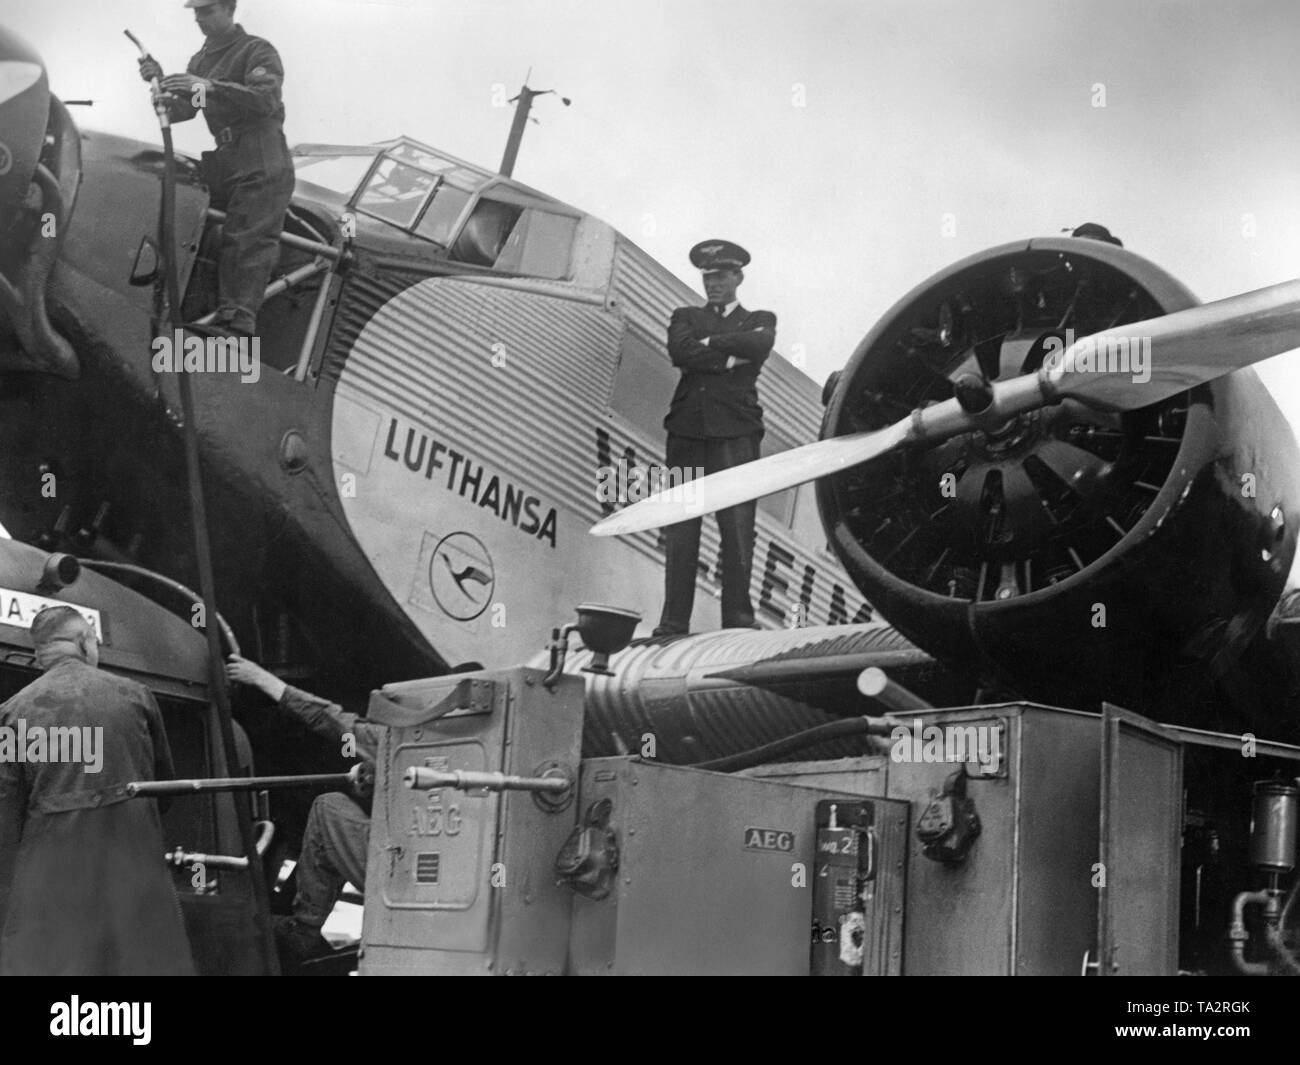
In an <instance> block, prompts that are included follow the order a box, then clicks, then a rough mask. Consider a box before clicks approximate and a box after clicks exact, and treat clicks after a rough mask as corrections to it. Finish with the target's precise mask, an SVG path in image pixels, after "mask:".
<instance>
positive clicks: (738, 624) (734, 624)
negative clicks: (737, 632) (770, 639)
mask: <svg viewBox="0 0 1300 1065" xmlns="http://www.w3.org/2000/svg"><path fill="white" fill-rule="evenodd" d="M722 627H723V628H724V629H760V630H761V629H762V628H763V626H762V625H760V624H759V623H758V622H757V621H730V622H727V623H726V624H725V625H723V626H722Z"/></svg>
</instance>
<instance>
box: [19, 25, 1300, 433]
mask: <svg viewBox="0 0 1300 1065" xmlns="http://www.w3.org/2000/svg"><path fill="white" fill-rule="evenodd" d="M237 17H238V19H239V21H240V22H241V23H242V24H243V25H244V27H245V28H246V29H247V30H248V31H249V32H251V33H256V34H258V35H261V36H264V37H266V38H268V39H269V40H270V41H271V42H272V43H273V44H274V45H275V46H276V47H277V48H278V49H279V51H280V54H281V56H282V57H283V59H284V63H285V67H286V71H287V82H286V88H285V101H286V107H287V111H288V117H287V121H286V133H287V136H288V138H289V141H290V143H294V142H298V141H332V142H360V143H367V142H371V141H376V140H381V139H384V138H388V137H392V136H394V135H396V134H398V133H407V134H410V135H411V136H414V137H417V138H419V139H421V140H425V141H428V142H429V143H431V144H433V145H435V146H439V147H442V148H445V149H447V150H448V151H450V152H452V153H453V154H456V155H459V156H462V157H464V158H466V159H469V160H471V161H473V162H476V163H479V164H482V165H484V166H488V167H491V168H495V167H496V165H497V164H498V163H499V161H500V157H501V151H502V148H503V146H504V143H505V139H506V134H507V131H508V129H509V126H510V118H511V112H510V109H509V108H508V107H503V106H500V104H501V103H502V101H503V99H504V97H508V96H512V95H514V93H515V92H516V91H517V89H518V86H519V85H520V83H521V82H522V81H523V78H524V75H525V73H526V71H527V70H528V69H529V68H530V67H531V68H532V72H533V73H532V78H531V84H532V86H533V87H534V88H541V89H546V88H555V89H557V90H559V91H560V92H561V93H562V94H563V95H566V96H569V97H571V98H572V100H573V105H572V107H569V108H565V107H563V106H562V105H561V104H560V102H559V99H558V98H557V97H544V98H542V99H540V100H538V101H537V104H536V107H535V111H534V114H535V115H536V116H537V117H538V118H539V119H540V124H538V125H530V126H529V127H528V132H527V134H526V136H525V139H524V144H523V150H522V152H521V154H520V160H519V164H518V166H517V168H516V176H517V177H518V178H519V179H520V180H522V181H525V182H527V183H529V184H531V185H534V186H536V187H537V188H540V189H542V190H544V191H546V192H548V193H550V194H552V195H554V196H557V197H559V198H560V199H563V200H565V201H567V202H570V203H572V204H574V205H576V206H578V207H581V208H583V209H585V210H587V211H590V212H592V213H593V214H596V215H598V216H599V217H601V218H603V219H605V220H606V221H608V222H610V223H611V224H613V225H614V226H615V227H617V228H618V229H620V230H622V231H623V232H625V233H627V234H628V235H629V236H631V237H632V238H633V239H634V240H635V241H637V242H638V243H639V244H641V245H642V246H643V247H644V248H646V249H647V250H648V251H649V252H650V253H652V254H653V255H655V256H656V257H657V258H658V259H659V260H660V261H661V262H663V263H664V264H665V265H666V266H668V268H669V269H671V270H673V271H675V272H676V273H678V274H679V275H680V276H681V277H683V278H684V279H686V280H687V281H688V282H690V283H691V284H693V285H695V286H696V287H698V281H699V278H698V275H697V274H695V273H694V272H693V271H692V270H691V268H690V265H689V263H688V262H687V259H686V251H687V249H688V248H689V247H690V246H691V245H692V244H693V243H695V242H696V241H698V240H700V239H703V238H706V237H719V236H720V237H725V238H729V239H732V240H735V241H738V242H739V243H741V244H743V245H745V246H746V247H747V248H748V249H749V250H750V251H751V252H752V253H753V256H754V262H753V264H752V266H751V267H750V269H749V270H748V271H747V281H746V284H745V286H744V288H743V289H742V291H741V296H742V298H743V299H744V301H745V302H746V304H747V305H749V306H751V307H766V308H770V309H772V310H774V311H776V313H777V315H778V317H779V319H780V325H779V328H778V348H779V349H780V350H781V351H782V352H783V353H785V354H786V355H787V356H789V355H791V354H792V353H794V352H802V353H803V356H804V361H805V367H806V369H807V370H808V372H809V373H810V374H811V375H812V376H813V377H814V378H816V379H817V380H818V381H820V380H822V379H823V378H824V377H825V375H826V374H827V373H828V372H830V371H831V370H833V369H835V368H837V367H839V366H840V365H842V364H843V362H844V360H845V358H846V357H847V356H848V354H849V353H850V352H851V351H852V349H853V347H854V345H855V344H856V342H857V341H858V340H859V339H860V338H861V336H862V335H863V334H864V333H865V332H866V331H867V329H868V328H869V327H870V326H871V325H872V324H873V323H874V322H875V320H876V319H877V318H878V317H879V316H880V315H881V314H882V313H883V312H884V311H885V310H886V309H887V308H888V307H889V305H890V304H891V303H893V302H894V300H896V299H897V298H899V297H900V296H901V295H903V294H904V293H905V292H906V291H907V290H908V289H910V288H911V287H912V286H913V285H915V284H917V283H918V282H920V281H922V280H923V279H924V278H926V277H927V276H929V275H930V274H931V273H933V272H934V271H936V270H938V269H940V268H941V267H943V266H945V265H946V264H948V263H950V262H952V261H954V260H956V259H958V258H961V257H963V256H965V255H968V254H970V253H972V252H975V251H978V250H980V249H982V248H985V247H988V246H991V245H995V244H999V243H1002V242H1004V241H1008V240H1014V239H1017V238H1021V237H1026V236H1030V235H1043V234H1051V233H1056V232H1059V231H1060V230H1061V229H1062V228H1063V227H1067V226H1074V225H1078V224H1079V223H1081V222H1085V221H1098V222H1101V223H1103V224H1105V225H1107V226H1109V227H1110V228H1111V229H1112V230H1113V231H1114V232H1116V233H1117V234H1119V235H1120V236H1121V237H1122V238H1123V239H1124V242H1125V244H1126V246H1128V247H1130V248H1132V249H1134V250H1136V251H1138V252H1140V253H1141V254H1143V255H1146V256H1148V257H1149V258H1151V259H1153V260H1155V261H1156V262H1157V263H1159V264H1161V265H1162V266H1164V267H1165V268H1166V269H1168V270H1169V271H1170V272H1172V273H1173V274H1175V275H1176V276H1178V277H1179V278H1181V279H1182V280H1183V281H1184V282H1186V283H1187V284H1188V285H1189V286H1190V287H1191V288H1192V289H1193V291H1195V292H1196V293H1197V294H1198V295H1199V296H1200V297H1201V298H1202V299H1206V300H1208V299H1214V298H1218V297H1222V296H1226V295H1231V294H1233V293H1236V292H1240V291H1244V290H1247V289H1251V288H1256V287H1259V286H1262V285H1266V284H1271V283H1273V282H1276V281H1281V280H1285V279H1288V278H1292V277H1297V276H1300V135H1298V134H1297V128H1298V126H1300V58H1298V56H1300V4H1296V3H1295V2H1294V0H1272V2H1262V0H1261V2H1255V3H1234V4H1232V5H1226V4H1220V3H1217V2H1209V0H1200V2H1195V3H1189V2H1178V0H1173V2H1170V0H1166V2H1156V0H1152V2H1146V3H1143V2H1135V0H1122V2H1111V0H1103V2H1097V0H1078V2H1076V0H1057V2H1052V0H1046V2H1044V0H1040V2H1035V3H1029V2H1025V0H1021V2H1017V3H1010V2H1006V0H965V2H960V3H949V2H918V0H900V2H875V0H801V2H799V3H791V2H790V0H745V2H741V0H723V2H711V3H706V2H703V0H655V2H642V3H629V2H626V0H605V2H601V3H595V2H590V0H588V2H583V3H578V2H575V0H545V2H525V0H497V2H490V0H473V2H470V0H459V2H451V0H241V2H240V4H239V9H238V16H237ZM0 20H3V21H4V22H5V23H6V24H8V25H10V26H11V27H14V28H16V29H17V30H18V31H19V32H20V33H21V34H23V35H24V36H25V37H27V39H28V40H29V41H30V42H31V43H32V44H33V45H34V46H35V47H36V48H37V49H38V50H39V51H40V52H41V53H42V55H43V56H44V58H45V61H46V63H47V66H48V68H49V72H50V80H51V83H52V85H53V87H54V89H55V91H56V92H58V93H59V94H60V95H61V96H62V97H64V98H65V99H77V98H83V97H90V98H93V99H94V100H95V106H94V108H93V109H80V110H79V111H78V112H77V117H78V119H79V121H80V122H81V123H82V124H83V125H85V126H87V127H91V128H97V129H103V130H109V131H112V132H117V133H124V134H128V135H134V136H138V137H140V138H143V139H148V140H151V141H156V140H157V129H156V125H155V123H154V118H153V115H152V112H151V111H150V110H149V107H148V98H147V92H146V89H145V87H144V86H143V84H142V83H141V82H140V81H139V80H138V79H137V77H136V72H135V52H134V49H133V48H132V46H131V45H130V43H129V42H128V41H127V40H126V39H125V38H124V37H123V36H122V29H123V28H128V27H129V28H130V29H132V30H134V31H135V32H136V33H137V34H138V35H139V36H140V37H141V38H142V39H143V40H144V42H145V44H146V45H147V46H148V47H149V49H150V50H151V51H152V52H153V53H154V54H155V55H156V56H157V57H158V58H159V59H160V60H161V61H162V62H163V65H164V66H165V67H166V68H167V69H168V70H169V71H171V70H180V69H182V68H183V67H184V65H185V62H186V60H187V59H188V57H189V56H190V55H191V53H193V52H194V51H195V50H196V49H197V48H198V47H199V45H200V44H201V37H200V35H199V33H198V31H197V29H196V27H195V26H194V25H193V22H192V14H191V12H189V11H187V10H185V9H184V8H183V6H182V3H181V0H43V2H42V3H40V4H37V3H34V0H0ZM1102 102H1104V105H1105V106H1097V105H1098V104H1099V103H1102ZM177 142H178V145H179V147H180V148H181V149H182V150H187V151H192V152H196V153H197V152H198V151H200V150H202V149H204V148H206V147H209V146H210V139H209V137H208V134H207V131H206V129H205V128H204V127H203V126H202V124H201V123H199V122H193V123H190V124H189V125H188V126H183V127H181V128H180V129H179V130H178V136H177ZM945 216H950V218H949V219H948V222H949V223H950V225H949V228H950V229H952V230H953V231H952V232H950V233H945ZM1293 364H1300V358H1296V357H1294V356H1285V357H1283V358H1282V359H1280V360H1275V361H1274V363H1273V364H1271V365H1270V366H1269V367H1268V368H1267V371H1268V372H1267V373H1266V378H1267V379H1269V380H1270V384H1272V385H1273V386H1274V388H1275V390H1278V389H1280V388H1282V386H1283V385H1286V387H1287V390H1289V392H1290V393H1292V394H1295V395H1297V396H1300V365H1293ZM1289 410H1290V413H1292V415H1293V421H1294V422H1300V402H1295V403H1289Z"/></svg>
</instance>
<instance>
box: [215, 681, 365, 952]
mask: <svg viewBox="0 0 1300 1065" xmlns="http://www.w3.org/2000/svg"><path fill="white" fill-rule="evenodd" d="M226 676H227V677H228V678H229V679H230V680H232V681H234V682H237V683H239V684H248V685H250V686H252V687H254V688H257V689H258V690H259V691H261V692H262V693H263V694H264V695H265V696H266V697H267V698H268V699H270V700H271V701H272V702H274V703H275V704H276V705H277V706H278V707H279V708H280V709H281V710H283V711H285V712H287V713H289V714H291V715H292V716H293V717H295V718H297V719H298V721H299V722H300V723H301V724H302V725H304V726H305V727H306V728H307V729H308V730H309V731H311V732H314V733H315V734H316V735H318V736H321V737H322V738H324V739H326V740H328V741H329V742H330V743H331V744H339V746H340V750H342V748H343V744H344V742H345V740H346V738H347V737H351V741H352V742H351V743H350V744H349V745H348V748H349V751H350V752H351V753H353V754H355V755H356V756H358V757H359V758H360V759H361V761H362V763H363V764H368V767H369V769H370V776H371V778H372V779H373V768H374V763H375V755H376V753H377V752H378V750H379V739H380V736H381V735H382V731H383V726H382V725H375V724H371V723H370V722H369V721H367V720H366V719H365V718H362V717H358V716H357V715H356V714H352V713H349V712H348V711H346V710H344V709H343V708H342V707H341V706H339V705H338V704H336V703H331V702H330V701H329V700H328V699H321V698H319V697H318V696H315V695H312V694H310V693H309V692H305V691H302V690H301V689H300V688H295V687H293V686H292V685H289V684H286V683H285V682H284V681H282V680H281V679H280V678H279V677H277V676H276V675H275V674H274V673H271V672H270V671H269V670H266V669H263V668H262V667H261V666H259V665H258V664H257V663H256V662H252V661H250V660H248V659H246V658H240V657H239V656H238V655H231V656H230V658H229V660H228V661H227V663H226ZM369 848H370V812H369V810H368V809H364V808H363V807H362V806H361V805H359V802H358V800H357V799H354V798H353V797H352V796H351V795H346V794H344V793H343V792H341V791H331V792H327V793H326V794H324V795H318V796H317V797H316V798H315V800H313V802H312V804H311V813H309V814H308V815H307V828H306V831H304V833H303V837H302V851H301V853H300V854H299V856H298V866H297V873H298V891H297V894H296V895H295V896H294V900H293V916H291V917H282V918H277V920H276V924H275V938H276V943H277V944H278V946H279V949H280V956H281V960H282V961H283V962H284V963H285V965H286V968H292V967H294V966H297V965H300V964H301V963H302V962H304V961H307V960H309V959H310V958H313V957H315V956H317V955H322V954H327V953H329V950H330V947H329V944H328V943H327V942H326V941H325V937H324V936H322V935H321V927H322V926H323V925H324V924H325V921H326V919H327V918H328V917H329V915H330V912H331V911H332V910H333V909H334V904H335V903H336V902H338V900H339V896H340V895H341V894H342V893H343V886H344V885H345V884H347V883H352V884H354V885H356V887H358V888H360V889H361V890H365V886H366V854H367V851H368V850H369Z"/></svg>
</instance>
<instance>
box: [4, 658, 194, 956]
mask: <svg viewBox="0 0 1300 1065" xmlns="http://www.w3.org/2000/svg"><path fill="white" fill-rule="evenodd" d="M20 722H22V724H20ZM0 727H7V728H11V729H14V730H15V732H17V731H19V730H20V729H21V730H22V731H23V732H24V733H25V734H26V735H28V736H31V735H33V731H32V730H33V729H34V728H36V727H39V728H41V729H43V730H48V729H50V728H52V727H60V728H69V727H72V728H91V729H95V728H99V729H102V730H103V731H102V733H101V734H100V735H101V736H102V748H101V750H100V753H101V754H102V763H101V766H100V770H99V772H97V773H90V772H86V771H85V769H86V766H85V761H84V757H83V761H81V762H76V761H67V760H65V761H57V762H51V761H21V762H20V761H17V760H15V759H14V758H12V757H6V758H4V759H3V760H0V974H3V975H16V974H46V975H60V976H61V975H68V976H71V975H78V976H80V975H85V976H98V975H142V974H160V975H168V976H171V975H190V974H192V973H193V971H194V963H193V959H192V956H191V953H190V945H189V940H188V939H187V938H186V934H185V926H184V922H183V920H182V917H181V910H180V904H179V902H178V900H177V898H176V892H175V890H174V888H173V887H172V880H171V874H170V873H169V872H168V869H167V866H166V865H165V864H164V861H163V852H164V849H165V848H164V845H163V834H162V825H161V822H160V820H159V817H158V807H157V804H156V802H155V801H154V800H153V799H128V798H127V797H126V789H125V786H124V785H126V784H127V783H128V782H129V781H132V780H155V779H160V778H161V779H166V778H169V777H171V776H172V761H171V751H170V748H169V747H168V746H167V736H166V734H165V733H164V731H163V722H162V714H161V713H160V712H159V710H158V704H157V703H156V702H155V701H154V698H153V695H152V694H151V693H150V692H149V690H148V689H147V688H145V687H143V686H142V685H140V684H137V683H135V682H134V681H131V680H126V679H125V678H122V677H115V676H113V675H112V674H110V673H105V672H103V671H101V670H99V669H96V668H94V667H93V666H90V665H87V664H86V663H85V662H82V661H81V660H80V659H77V658H73V657H68V658H64V659H62V660H61V661H58V662H56V663H55V664H54V665H52V666H51V667H50V668H49V669H48V670H46V672H45V673H44V674H43V675H42V676H41V677H39V678H37V679H36V680H34V681H33V682H32V683H31V684H29V685H27V687H25V688H24V689H23V690H22V691H20V692H19V693H18V694H17V695H15V696H14V697H13V698H12V699H10V700H9V701H8V702H7V703H5V704H4V706H2V707H0ZM45 735H47V736H48V735H49V733H48V731H47V732H45ZM83 735H84V734H83ZM92 735H93V733H92ZM26 749H27V750H28V752H30V751H31V747H30V743H29V745H28V746H27V748H26ZM84 753H85V751H84V749H83V756H84Z"/></svg>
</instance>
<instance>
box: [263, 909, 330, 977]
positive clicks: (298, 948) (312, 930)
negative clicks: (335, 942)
mask: <svg viewBox="0 0 1300 1065" xmlns="http://www.w3.org/2000/svg"><path fill="white" fill-rule="evenodd" d="M271 927H272V929H273V930H274V932H275V946H276V950H277V951H278V952H279V954H280V964H281V966H282V967H283V968H285V969H296V968H298V966H300V965H302V964H303V962H307V961H311V960H312V959H313V958H320V957H324V956H325V955H327V954H330V953H332V952H333V949H334V948H333V947H331V946H330V945H329V941H328V940H326V938H325V937H324V936H323V935H321V934H320V929H319V928H317V927H315V926H314V925H309V924H304V923H303V922H302V921H300V920H298V918H296V917H276V918H274V919H273V922H272V926H271Z"/></svg>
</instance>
